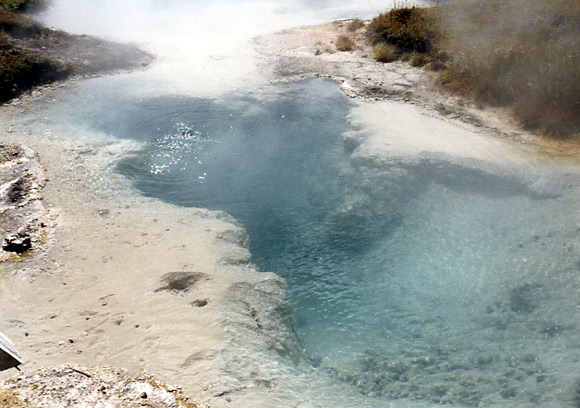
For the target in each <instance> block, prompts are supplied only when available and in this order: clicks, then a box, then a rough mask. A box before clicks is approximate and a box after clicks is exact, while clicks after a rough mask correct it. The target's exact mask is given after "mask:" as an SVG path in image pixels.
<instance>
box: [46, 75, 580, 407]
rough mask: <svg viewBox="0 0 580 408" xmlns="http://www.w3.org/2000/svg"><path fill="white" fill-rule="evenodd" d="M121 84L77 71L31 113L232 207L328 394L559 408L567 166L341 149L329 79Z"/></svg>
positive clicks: (341, 110) (570, 335) (571, 235)
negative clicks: (250, 85)
mask: <svg viewBox="0 0 580 408" xmlns="http://www.w3.org/2000/svg"><path fill="white" fill-rule="evenodd" d="M133 86H134V84H133V82H132V81H128V82H126V83H125V82H124V80H123V79H122V78H105V79H98V80H93V81H88V82H86V83H82V84H79V85H78V86H76V87H74V88H72V89H70V90H68V91H66V92H65V93H64V94H62V95H60V96H59V102H58V103H57V104H56V105H55V104H50V105H48V106H47V108H46V110H45V111H41V112H40V116H43V117H46V118H50V119H46V120H49V122H50V126H56V127H57V128H59V129H66V128H68V129H69V132H71V131H74V129H77V130H78V129H81V128H82V129H83V133H84V134H85V135H91V134H94V135H112V136H114V137H115V138H120V139H130V140H134V141H136V142H139V144H140V145H141V146H142V148H141V149H140V151H139V152H138V153H136V154H134V155H131V156H128V157H127V158H125V159H124V160H122V161H121V162H120V163H119V165H118V168H117V171H119V172H121V173H122V174H124V175H125V176H126V177H128V178H130V179H131V180H132V182H133V185H134V187H135V188H136V189H137V190H138V191H140V192H141V193H142V194H145V195H149V196H153V197H158V198H160V199H161V200H165V201H168V202H171V203H174V204H177V205H181V206H201V207H206V208H211V209H219V210H224V211H226V212H228V213H230V214H232V215H233V216H234V217H236V218H237V219H238V220H239V221H240V222H241V224H242V225H243V226H244V227H245V228H246V229H247V230H248V232H249V234H250V237H251V241H252V245H251V251H252V254H253V259H254V262H255V263H256V264H257V265H258V267H259V268H260V269H262V270H267V271H275V272H276V273H278V274H280V275H281V276H283V277H284V278H286V279H287V281H288V284H289V298H290V301H291V304H292V309H293V320H294V324H295V330H296V332H297V334H298V335H299V337H300V338H301V340H302V341H303V342H304V344H305V354H306V355H307V356H308V357H309V360H307V361H309V363H308V365H310V366H311V370H314V374H313V375H315V376H316V378H317V379H318V380H317V381H321V380H320V378H322V379H324V381H326V383H327V384H328V387H332V386H333V384H334V386H337V385H339V386H340V389H341V390H342V391H341V392H342V394H341V395H340V394H339V395H335V398H336V401H338V402H336V403H335V404H336V405H334V404H333V406H344V407H346V406H352V405H349V404H348V403H346V402H345V403H344V405H341V404H340V401H349V400H350V401H352V398H359V399H360V401H363V402H362V403H363V404H364V406H369V407H371V406H373V407H374V406H376V407H383V406H386V404H387V403H395V404H398V403H401V404H402V406H423V405H427V406H429V405H435V404H440V403H447V404H450V406H457V407H460V406H473V407H478V406H479V407H491V406H514V407H523V406H530V407H531V406H542V407H548V406H549V407H552V406H553V407H564V406H571V405H570V404H572V403H573V401H574V398H576V397H575V396H576V391H577V383H578V380H580V374H578V372H579V370H578V368H579V366H580V349H579V348H578V344H580V331H578V328H579V325H580V315H579V314H578V307H579V305H580V291H579V290H578V287H577V285H578V274H579V273H580V271H579V262H580V242H579V238H578V231H579V225H578V220H577V204H576V200H577V189H576V187H574V183H572V182H570V177H571V176H570V175H569V174H568V175H566V174H564V170H562V169H559V168H557V167H554V166H545V168H543V169H542V168H532V167H529V168H528V167H525V168H517V169H515V168H508V167H505V168H503V167H502V166H498V165H497V164H496V165H485V164H483V163H481V162H476V161H472V162H469V161H468V162H465V161H463V162H461V164H459V163H460V161H456V160H454V159H452V158H449V157H447V158H445V157H439V156H437V155H419V156H416V155H414V156H404V155H399V156H397V157H393V158H391V159H385V160H384V161H382V162H377V161H376V160H371V159H365V158H364V157H360V156H357V155H352V154H351V153H350V151H349V150H348V149H345V146H344V143H343V139H342V137H341V135H342V134H343V133H344V132H347V131H352V130H353V129H352V126H351V125H350V124H349V122H348V121H347V119H346V118H347V117H348V113H349V110H350V108H351V106H350V102H349V100H348V99H347V98H346V97H345V96H344V95H343V94H342V93H341V92H340V90H339V89H338V87H337V85H336V84H335V83H334V82H332V81H327V80H308V81H303V82H299V83H293V84H283V85H276V86H267V87H263V88H260V89H257V90H255V91H254V92H243V93H242V92H237V93H235V92H234V93H229V94H227V95H225V96H223V97H221V98H211V99H207V98H195V97H189V96H179V95H178V96H175V95H174V96H159V97H148V98H143V97H142V95H140V94H139V93H138V92H137V93H135V91H134V89H133ZM87 95H91V99H90V103H89V104H86V103H85V104H83V103H81V102H82V101H83V100H85V101H86V97H87ZM355 130H356V129H355ZM329 389H331V388H329ZM309 392H312V393H313V394H322V393H323V392H324V391H323V390H321V389H318V388H317V389H315V390H314V389H313V390H309V391H304V393H305V394H308V393H309ZM316 400H317V399H316V397H312V400H311V401H312V402H313V403H314V401H316Z"/></svg>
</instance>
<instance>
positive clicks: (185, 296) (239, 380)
mask: <svg viewBox="0 0 580 408" xmlns="http://www.w3.org/2000/svg"><path fill="white" fill-rule="evenodd" d="M47 97H48V98H50V96H47ZM20 109H23V110H24V111H26V110H34V109H35V108H34V105H32V106H30V105H28V106H25V107H10V108H7V109H6V110H4V111H3V112H2V115H3V118H2V119H4V118H5V120H2V121H1V122H0V123H2V124H3V125H2V126H6V129H5V130H6V132H7V133H8V134H9V135H10V136H9V139H11V140H13V141H15V142H22V141H23V140H26V144H28V145H30V146H31V147H33V148H34V149H35V150H36V151H37V152H39V154H40V157H41V162H42V163H43V165H44V166H45V167H46V171H47V174H48V178H49V179H50V180H58V183H54V182H50V183H48V185H47V187H46V189H45V193H44V194H45V202H46V203H47V204H48V205H49V207H51V208H53V209H55V211H58V213H59V218H58V225H59V227H58V228H57V230H56V231H55V234H54V236H53V237H52V238H51V239H52V243H51V245H50V246H49V249H48V250H47V251H46V253H42V254H38V255H37V256H36V257H35V258H33V259H29V260H27V261H25V262H23V263H22V264H18V265H13V266H10V267H6V268H7V270H6V272H8V273H10V272H15V273H14V274H13V275H11V276H10V277H9V278H7V279H3V280H2V282H1V285H2V286H1V290H2V293H3V296H2V300H1V302H2V305H1V306H2V310H3V311H5V312H4V314H3V316H4V321H5V323H6V327H8V328H7V329H6V330H5V332H6V333H7V334H8V335H9V336H10V337H11V338H12V339H13V340H15V341H17V342H20V344H22V345H21V346H19V348H20V349H21V352H22V354H23V355H25V356H27V358H28V364H30V366H31V367H36V366H40V365H52V364H60V363H62V362H63V358H64V359H65V360H64V361H66V362H75V363H80V364H90V365H94V364H113V365H116V366H120V367H123V368H127V369H129V370H130V371H132V372H137V371H140V370H144V369H147V370H149V371H150V372H153V373H154V374H156V375H158V376H159V377H160V379H162V380H165V381H168V382H172V383H176V382H178V383H180V385H182V386H184V387H185V390H186V392H188V393H189V394H191V395H193V396H195V397H196V398H200V399H203V400H206V401H208V402H210V403H212V406H215V407H220V406H247V405H252V406H261V407H262V406H264V407H267V406H272V407H274V406H292V404H294V405H297V406H328V404H332V403H335V402H336V396H335V395H333V391H334V389H333V387H336V386H333V385H329V384H328V383H327V379H326V378H325V377H326V375H324V374H323V375H321V374H320V373H318V372H315V370H314V365H315V364H313V361H311V360H310V359H309V357H308V356H307V355H305V354H304V353H303V344H302V343H301V342H300V341H299V340H298V339H297V338H296V335H295V333H294V331H293V329H292V323H291V321H290V309H289V308H288V303H287V300H286V288H285V283H284V281H283V280H282V279H280V278H279V277H277V276H276V275H274V274H271V273H262V272H257V271H256V269H255V267H254V266H253V265H252V263H251V255H250V253H249V251H248V238H247V235H246V233H245V232H244V230H243V229H242V228H241V227H240V226H239V225H237V222H236V221H235V220H234V219H232V218H231V217H230V216H228V215H226V214H223V213H220V212H216V211H207V210H202V209H186V208H183V207H177V206H174V205H170V204H166V203H163V202H161V201H159V200H156V199H151V198H145V197H142V196H139V195H136V194H135V192H134V190H133V189H132V186H131V183H130V182H129V181H128V180H127V179H125V178H124V177H122V176H121V175H119V174H117V173H116V172H115V171H114V168H115V164H116V163H118V162H119V161H120V160H122V159H123V158H125V157H127V155H128V154H131V153H134V152H137V151H139V150H140V149H141V148H142V146H140V145H139V144H136V143H132V142H130V141H119V140H118V139H115V138H112V137H107V136H103V138H102V139H101V140H99V141H97V142H95V141H90V142H89V141H82V140H77V141H75V140H72V139H67V138H62V137H61V135H46V134H44V135H42V134H40V135H39V134H35V131H36V130H37V128H36V127H35V124H34V123H16V122H15V121H14V119H15V118H19V117H20V112H22V111H21V110H20ZM393 109H394V111H396V112H397V114H396V115H392V114H391V115H387V114H386V112H389V110H393ZM401 112H402V113H401ZM33 116H34V115H33ZM392 116H396V117H399V118H402V117H405V118H406V120H407V121H409V119H408V118H409V117H413V118H414V119H415V120H417V121H419V120H423V119H424V118H422V117H421V113H420V111H418V110H415V109H414V108H413V109H410V110H407V108H406V107H405V105H399V104H394V105H389V104H375V103H360V104H359V105H358V107H356V108H355V110H354V111H353V113H352V116H351V119H350V120H351V121H352V122H353V123H355V124H356V126H357V127H358V128H359V130H358V131H356V132H354V133H349V134H347V135H345V140H346V143H345V145H346V147H347V148H348V150H350V157H351V160H353V161H354V162H359V163H362V164H363V166H365V167H370V168H373V167H374V168H377V169H384V168H388V167H389V163H391V164H392V163H396V162H397V161H400V160H403V161H404V162H409V161H410V162H411V163H412V162H413V161H417V160H419V161H421V160H423V161H429V160H433V158H435V159H434V160H433V161H434V162H435V163H436V162H437V161H441V158H442V157H444V158H445V160H447V161H451V162H453V163H454V165H455V166H457V168H458V169H462V170H465V169H469V168H470V167H471V170H472V171H473V172H475V173H481V172H483V173H484V174H489V176H490V177H491V178H492V179H493V177H494V173H501V174H502V177H503V174H504V173H505V171H506V168H507V169H508V170H509V171H511V172H513V179H514V180H515V183H516V184H517V183H520V184H521V185H522V189H524V190H525V191H531V192H533V193H535V194H537V195H538V196H540V197H542V196H548V197H549V196H550V195H554V194H555V195H557V194H559V193H560V192H561V191H563V190H569V188H570V187H569V186H568V185H567V184H566V183H568V182H569V181H570V179H574V178H575V174H577V169H576V167H575V165H574V164H573V163H571V164H570V174H571V176H570V177H568V178H566V177H565V178H564V179H565V180H564V181H563V182H562V183H563V184H562V186H556V187H553V186H552V185H551V184H550V183H544V182H543V181H542V179H541V177H533V176H532V177H531V178H530V179H529V180H527V181H526V180H525V179H526V177H525V176H523V175H522V171H521V169H524V172H525V171H527V170H529V169H530V167H529V166H531V167H538V168H543V167H544V166H546V165H556V164H554V161H555V162H556V163H557V162H558V161H559V159H557V158H553V157H548V158H546V157H545V156H544V155H543V154H541V153H540V154H538V155H535V154H532V155H530V151H525V152H522V151H521V149H520V148H519V147H518V146H517V145H514V144H513V143H511V142H505V143H506V144H504V142H498V141H497V140H496V139H494V138H488V137H487V136H485V135H481V134H479V135H478V134H472V133H469V132H465V130H463V129H461V128H457V127H448V126H449V125H448V124H446V123H445V122H441V121H437V120H432V121H431V122H430V123H429V124H428V126H429V127H430V129H432V128H433V127H437V126H441V127H442V129H441V131H440V133H435V136H433V137H436V138H437V139H436V140H437V141H438V142H439V143H433V144H432V145H431V151H426V150H425V143H424V142H425V141H424V140H420V139H419V140H415V143H410V141H409V138H408V137H406V135H405V134H404V133H402V132H400V133H399V132H398V131H397V129H398V128H397V126H402V127H403V129H405V126H406V125H405V124H404V123H403V124H401V123H399V124H397V123H393V121H392V120H387V118H389V117H392ZM385 129H389V133H388V136H389V139H388V141H387V140H385V131H384V130H385ZM451 130H452V131H451ZM453 132H456V133H453ZM414 134H417V135H420V134H421V132H419V131H417V132H415V133H414ZM393 135H395V136H396V135H400V138H398V139H397V137H394V136H393ZM450 135H451V137H453V136H454V137H466V138H469V140H470V142H471V143H470V146H469V150H457V149H456V146H455V145H454V143H453V141H449V142H445V140H446V138H449V137H450ZM431 141H433V139H431ZM498 145H499V147H498ZM507 145H509V147H508V146H507ZM441 146H445V147H448V148H449V149H450V150H446V151H441ZM473 146H476V147H477V148H474V147H473ZM482 152H484V154H482ZM500 152H504V153H503V156H502V155H501V154H500ZM505 152H509V153H505ZM401 158H402V159H401ZM466 159H469V160H466ZM504 159H509V160H510V162H509V164H508V165H507V166H506V164H505V162H504ZM490 161H491V162H492V163H491V164H490ZM551 162H552V164H548V163H551ZM559 166H560V165H559V164H557V165H556V167H559ZM395 167H397V166H395ZM435 167H436V165H435ZM381 171H382V170H381ZM557 171H558V172H560V171H561V170H559V169H558V170H557ZM539 173H542V172H541V171H540V172H539ZM522 179H523V180H524V181H521V180H522ZM570 183H571V184H573V182H571V181H570ZM449 184H450V185H453V180H451V181H450V182H449ZM530 186H531V187H530ZM551 189H554V191H553V190H551ZM530 194H532V193H530ZM3 267H4V266H3ZM175 273H178V274H177V275H176V274H175ZM172 282H173V283H172ZM191 282H193V283H192V284H191V285H189V283H191ZM188 285H189V286H188ZM31 305H34V306H33V307H31ZM14 316H18V319H17V320H15V319H14ZM184 316H187V318H186V319H184ZM25 333H28V335H25ZM192 333H195V336H192ZM70 340H72V342H71V341H70ZM64 356H66V357H64ZM25 358H26V357H25ZM314 363H315V362H314ZM312 384H318V385H320V388H318V389H317V390H313V391H314V393H315V394H318V395H314V396H313V395H308V394H309V391H304V390H305V389H310V390H312V389H313V388H314V387H312ZM316 391H317V392H316ZM351 398H352V400H351V401H344V400H342V399H341V401H342V403H343V404H344V405H345V406H356V405H357V404H358V405H364V404H367V405H368V404H373V402H372V400H373V398H372V397H369V396H364V395H362V396H361V395H352V396H351ZM300 401H304V402H303V403H302V405H299V404H300ZM376 403H377V404H378V403H380V402H376ZM398 403H400V404H402V405H405V404H408V402H407V401H404V400H398ZM414 404H415V405H417V406H419V405H421V404H422V403H420V402H416V403H414Z"/></svg>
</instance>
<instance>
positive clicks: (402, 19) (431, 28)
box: [367, 7, 438, 53]
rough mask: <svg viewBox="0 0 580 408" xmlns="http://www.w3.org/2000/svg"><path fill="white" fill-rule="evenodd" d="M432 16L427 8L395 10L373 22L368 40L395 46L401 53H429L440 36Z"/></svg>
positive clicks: (368, 29)
mask: <svg viewBox="0 0 580 408" xmlns="http://www.w3.org/2000/svg"><path fill="white" fill-rule="evenodd" d="M432 14H433V12H432V10H431V9H426V8H419V7H410V8H409V7H405V8H395V9H393V10H391V11H389V12H387V13H384V14H380V15H378V16H377V17H375V18H374V19H372V20H371V22H370V24H369V25H368V26H367V36H368V39H369V40H370V41H371V43H373V44H379V43H388V44H391V45H394V46H396V47H398V48H399V49H400V50H401V51H406V52H420V53H426V52H429V51H430V50H431V49H432V48H433V45H434V42H435V41H436V39H437V36H438V34H437V30H436V26H435V20H434V18H433V15H432Z"/></svg>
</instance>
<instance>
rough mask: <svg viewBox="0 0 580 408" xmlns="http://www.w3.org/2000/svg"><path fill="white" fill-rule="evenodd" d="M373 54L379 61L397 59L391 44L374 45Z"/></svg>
mask: <svg viewBox="0 0 580 408" xmlns="http://www.w3.org/2000/svg"><path fill="white" fill-rule="evenodd" d="M373 54H374V56H375V60H377V61H379V62H393V61H395V60H396V59H397V53H396V51H395V48H394V47H393V46H392V45H391V44H387V43H383V44H379V45H377V46H375V48H374V51H373Z"/></svg>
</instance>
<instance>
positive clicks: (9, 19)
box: [0, 0, 67, 102]
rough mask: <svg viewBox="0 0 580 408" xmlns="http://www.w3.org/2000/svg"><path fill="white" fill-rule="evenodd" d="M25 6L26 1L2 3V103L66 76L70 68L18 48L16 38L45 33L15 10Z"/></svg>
mask: <svg viewBox="0 0 580 408" xmlns="http://www.w3.org/2000/svg"><path fill="white" fill-rule="evenodd" d="M34 3H39V2H36V1H35V2H34ZM26 4H28V2H27V1H24V0H0V102H4V101H7V100H9V99H11V98H13V97H15V96H17V95H18V94H19V93H21V92H22V91H23V90H26V89H29V88H31V87H32V86H35V85H40V84H43V83H48V82H52V81H55V80H58V79H61V78H64V77H65V76H66V75H67V68H66V67H65V66H63V65H62V64H59V63H57V62H54V61H51V60H50V59H49V58H46V57H41V56H38V55H33V54H28V53H25V52H23V51H22V50H19V49H17V47H15V45H14V39H15V38H22V37H26V36H28V35H36V34H38V33H40V32H41V31H42V28H41V27H40V26H38V25H37V24H36V23H34V22H32V21H30V20H29V19H27V18H26V17H24V16H22V15H21V14H19V13H18V12H16V11H14V10H21V9H22V8H23V7H25V6H26Z"/></svg>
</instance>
